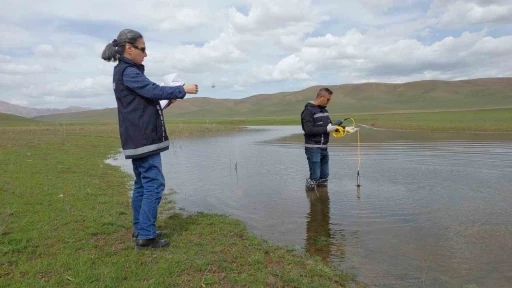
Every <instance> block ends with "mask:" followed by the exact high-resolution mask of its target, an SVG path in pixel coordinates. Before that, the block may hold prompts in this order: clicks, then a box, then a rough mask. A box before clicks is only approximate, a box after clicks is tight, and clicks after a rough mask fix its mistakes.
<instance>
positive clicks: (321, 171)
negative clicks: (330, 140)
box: [305, 147, 329, 181]
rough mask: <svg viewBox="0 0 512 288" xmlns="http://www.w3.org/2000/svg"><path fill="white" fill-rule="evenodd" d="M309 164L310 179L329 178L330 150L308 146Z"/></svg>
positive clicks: (306, 149) (306, 150)
mask: <svg viewBox="0 0 512 288" xmlns="http://www.w3.org/2000/svg"><path fill="white" fill-rule="evenodd" d="M305 152H306V157H307V159H308V165H309V179H310V180H312V181H318V180H326V179H328V178H329V151H327V148H316V147H306V148H305Z"/></svg>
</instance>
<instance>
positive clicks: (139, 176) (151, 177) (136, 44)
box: [101, 29, 198, 248]
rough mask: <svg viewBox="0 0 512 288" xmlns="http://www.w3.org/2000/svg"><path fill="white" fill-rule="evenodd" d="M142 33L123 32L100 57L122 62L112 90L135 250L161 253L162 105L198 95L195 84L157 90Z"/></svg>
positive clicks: (164, 146) (164, 147) (165, 147)
mask: <svg viewBox="0 0 512 288" xmlns="http://www.w3.org/2000/svg"><path fill="white" fill-rule="evenodd" d="M146 56H148V55H147V53H146V43H145V41H144V38H143V37H142V34H140V33H139V32H137V31H135V30H131V29H124V30H122V31H121V32H120V33H119V35H118V36H117V38H116V39H114V40H113V41H112V42H111V43H109V44H107V45H106V47H105V50H103V53H102V55H101V58H102V59H103V60H105V61H112V62H118V64H117V65H116V66H115V67H114V73H113V86H114V87H113V88H114V94H115V97H116V101H117V112H118V118H119V133H120V138H121V146H122V148H123V153H124V155H125V157H126V159H131V161H132V165H133V172H134V174H135V181H134V185H133V195H132V210H133V229H134V231H133V235H132V238H133V239H134V240H135V247H136V248H142V247H150V248H161V247H165V246H168V245H169V241H168V240H166V239H160V236H161V235H160V234H161V233H159V232H158V231H157V230H156V225H155V223H156V220H157V211H158V206H159V204H160V201H161V199H162V194H163V192H164V189H165V178H164V175H163V173H162V160H161V158H160V153H161V152H163V151H166V150H168V149H169V137H168V135H167V131H166V129H165V122H164V118H163V111H162V107H161V106H160V100H170V101H171V102H174V101H176V99H183V98H185V96H186V94H196V93H197V92H198V88H197V85H196V84H188V85H183V86H175V87H169V86H159V85H158V84H156V83H154V82H152V81H151V80H149V79H148V78H147V77H146V76H145V75H144V65H143V64H142V62H143V61H144V58H146Z"/></svg>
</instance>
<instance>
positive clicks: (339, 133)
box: [332, 126, 347, 138]
mask: <svg viewBox="0 0 512 288" xmlns="http://www.w3.org/2000/svg"><path fill="white" fill-rule="evenodd" d="M345 134H347V132H346V131H345V129H344V128H343V127H341V126H336V130H334V131H332V136H334V137H336V138H340V137H343V136H345Z"/></svg>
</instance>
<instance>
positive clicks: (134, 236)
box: [132, 231, 163, 242]
mask: <svg viewBox="0 0 512 288" xmlns="http://www.w3.org/2000/svg"><path fill="white" fill-rule="evenodd" d="M162 235H163V233H162V232H160V231H156V238H160V237H162ZM136 240H137V232H135V231H134V232H133V233H132V241H133V242H135V241H136Z"/></svg>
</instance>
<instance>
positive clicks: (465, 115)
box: [168, 108, 512, 132]
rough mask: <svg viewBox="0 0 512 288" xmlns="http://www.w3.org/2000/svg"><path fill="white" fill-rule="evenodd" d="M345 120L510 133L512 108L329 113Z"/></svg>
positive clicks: (248, 121) (293, 121)
mask: <svg viewBox="0 0 512 288" xmlns="http://www.w3.org/2000/svg"><path fill="white" fill-rule="evenodd" d="M299 114H300V113H299ZM347 117H352V118H353V119H354V120H355V121H356V124H364V125H368V126H373V127H378V128H390V129H399V130H424V131H464V132H512V108H502V109H482V110H470V111H452V112H416V113H384V114H344V115H341V114H333V113H331V118H332V119H333V120H336V119H344V118H347ZM168 122H169V123H173V124H182V125H203V124H215V125H241V126H260V125H300V115H297V116H294V117H268V118H266V117H259V118H245V119H243V118H239V119H211V120H204V119H174V120H168ZM351 123H352V121H351V120H348V121H347V124H351Z"/></svg>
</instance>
